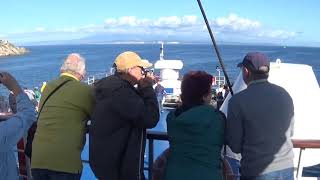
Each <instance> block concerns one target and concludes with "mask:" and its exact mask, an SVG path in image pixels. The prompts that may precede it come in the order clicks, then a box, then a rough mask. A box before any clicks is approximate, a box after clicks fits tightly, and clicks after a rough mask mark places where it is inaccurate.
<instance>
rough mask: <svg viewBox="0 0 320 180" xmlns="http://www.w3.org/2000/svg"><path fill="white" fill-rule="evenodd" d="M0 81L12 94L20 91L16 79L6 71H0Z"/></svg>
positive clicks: (15, 94)
mask: <svg viewBox="0 0 320 180" xmlns="http://www.w3.org/2000/svg"><path fill="white" fill-rule="evenodd" d="M0 83H2V84H3V85H4V86H6V88H8V90H9V91H12V92H13V94H14V96H17V95H18V94H20V93H21V92H22V89H21V87H20V86H19V84H18V82H17V81H16V79H15V78H14V77H13V76H12V75H11V74H9V73H7V72H0Z"/></svg>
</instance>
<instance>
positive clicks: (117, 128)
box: [89, 75, 159, 180]
mask: <svg viewBox="0 0 320 180" xmlns="http://www.w3.org/2000/svg"><path fill="white" fill-rule="evenodd" d="M95 96H96V106H95V110H94V112H93V116H92V122H91V127H90V131H89V134H90V140H89V146H90V147H89V148H90V150H89V159H90V166H91V168H92V170H93V172H94V174H95V175H96V177H97V178H99V179H107V180H141V179H144V176H143V165H144V149H145V142H146V128H153V127H155V126H156V125H157V123H158V121H159V107H158V102H157V98H156V95H155V92H154V90H153V88H152V87H151V86H150V87H146V88H143V89H139V88H138V89H137V90H136V89H135V88H134V87H133V86H132V85H131V84H130V83H129V82H127V81H126V80H123V79H121V78H120V77H119V76H116V75H112V76H108V77H106V78H104V79H102V80H100V81H99V82H98V83H97V84H96V89H95Z"/></svg>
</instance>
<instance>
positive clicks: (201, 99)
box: [165, 71, 224, 180]
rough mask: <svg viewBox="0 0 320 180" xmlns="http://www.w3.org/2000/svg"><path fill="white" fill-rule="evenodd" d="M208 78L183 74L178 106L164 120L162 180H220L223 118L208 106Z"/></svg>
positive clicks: (209, 83) (201, 74) (210, 93)
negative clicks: (166, 151) (165, 152)
mask: <svg viewBox="0 0 320 180" xmlns="http://www.w3.org/2000/svg"><path fill="white" fill-rule="evenodd" d="M211 84H212V76H211V75H210V74H208V73H206V72H204V71H191V72H189V73H187V74H186V75H185V76H184V77H183V80H182V84H181V92H182V93H181V101H182V104H181V106H180V107H178V108H177V109H176V110H175V111H173V112H171V113H169V114H168V116H167V126H168V135H169V143H170V153H169V157H168V161H167V167H166V172H165V179H166V180H176V179H184V180H188V179H190V180H194V179H201V180H209V179H210V180H219V179H222V167H221V155H220V154H221V148H222V145H223V140H224V122H223V121H224V119H223V116H222V115H221V114H220V113H219V112H218V111H217V110H215V109H214V107H213V106H211V105H210V101H211V96H212V92H211Z"/></svg>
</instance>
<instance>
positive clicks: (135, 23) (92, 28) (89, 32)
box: [0, 14, 300, 42]
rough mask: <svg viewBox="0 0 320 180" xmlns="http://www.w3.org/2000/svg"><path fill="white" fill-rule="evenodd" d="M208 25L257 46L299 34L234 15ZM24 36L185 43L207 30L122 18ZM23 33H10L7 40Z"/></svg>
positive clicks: (192, 21)
mask: <svg viewBox="0 0 320 180" xmlns="http://www.w3.org/2000/svg"><path fill="white" fill-rule="evenodd" d="M209 22H210V24H211V26H212V30H213V32H214V33H215V35H216V36H217V37H216V38H217V39H219V40H223V41H229V40H231V41H237V40H241V41H242V40H246V39H250V40H255V41H260V42H263V41H264V40H270V39H272V40H275V41H276V40H283V39H290V38H291V39H292V38H295V37H297V36H299V34H300V33H298V32H291V31H287V30H284V29H273V28H270V27H268V26H266V25H264V24H263V23H262V22H259V21H258V20H254V19H248V18H245V17H240V16H238V15H237V14H230V15H228V16H225V17H218V18H215V19H210V20H209ZM23 33H25V34H30V33H33V34H37V33H38V34H45V33H48V34H50V33H52V34H65V35H68V34H70V36H71V35H74V34H78V36H79V37H86V36H93V35H96V34H101V33H106V34H109V35H113V36H114V37H117V36H122V35H126V37H132V38H135V37H136V36H141V37H142V38H143V37H144V36H145V37H146V36H148V38H151V37H152V36H153V37H155V39H156V40H161V38H163V37H166V38H171V39H172V41H175V40H176V39H179V37H180V39H185V40H186V41H193V40H202V41H205V40H207V41H208V40H209V36H208V32H207V27H206V26H205V24H204V21H203V19H202V17H197V16H195V15H186V16H164V17H159V18H155V19H150V18H137V17H135V16H123V17H119V18H107V19H105V21H104V22H103V23H101V24H88V25H84V26H82V27H63V28H57V29H54V30H48V29H45V28H43V27H38V28H36V29H35V30H34V31H33V32H23ZM23 33H10V36H14V35H17V34H23ZM0 37H1V36H0ZM157 38H158V39H157ZM201 38H202V39H201ZM142 40H143V39H142Z"/></svg>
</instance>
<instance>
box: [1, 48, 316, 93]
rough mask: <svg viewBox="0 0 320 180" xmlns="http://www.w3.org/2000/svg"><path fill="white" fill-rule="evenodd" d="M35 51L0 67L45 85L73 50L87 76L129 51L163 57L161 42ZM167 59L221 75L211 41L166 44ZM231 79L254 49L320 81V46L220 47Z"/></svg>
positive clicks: (5, 60) (28, 82) (32, 84)
mask: <svg viewBox="0 0 320 180" xmlns="http://www.w3.org/2000/svg"><path fill="white" fill-rule="evenodd" d="M27 48H28V49H29V50H30V51H31V53H29V54H26V55H23V56H13V57H1V58H0V70H1V71H8V72H10V73H12V74H13V75H14V76H15V77H16V78H17V80H18V82H19V83H20V84H21V85H23V86H24V87H28V88H32V87H35V86H41V84H42V82H43V81H50V80H51V79H54V78H56V77H57V76H58V75H59V68H60V66H61V64H62V62H63V59H64V58H65V57H66V56H67V55H68V54H69V53H72V52H77V53H80V54H81V55H83V56H84V57H85V58H86V66H87V67H86V69H87V75H93V74H97V73H103V72H106V71H109V68H110V67H111V65H112V64H113V61H114V59H115V57H116V56H117V55H118V54H119V53H121V52H123V51H126V50H131V51H135V52H138V53H139V54H140V55H141V56H142V57H143V58H145V59H148V60H149V61H150V62H152V63H154V62H155V61H156V60H158V59H159V53H160V45H158V44H135V45H124V44H121V45H57V46H32V47H27ZM164 50H165V59H181V60H182V61H183V63H184V67H183V69H182V71H181V75H183V74H184V73H186V72H187V71H190V70H204V71H207V72H209V73H211V74H217V71H216V66H217V65H219V63H218V60H217V56H216V54H215V52H214V51H213V48H212V46H211V45H210V44H201V45H191V44H188V45H180V44H168V45H165V46H164ZM219 50H220V52H221V56H222V59H223V61H224V64H225V67H226V70H227V73H228V75H229V78H230V80H231V81H232V80H234V78H235V77H236V75H237V74H238V72H239V69H238V68H237V67H236V65H237V63H238V62H240V61H241V60H242V59H243V57H244V56H245V54H246V53H247V52H250V51H260V52H263V53H266V54H267V55H268V56H269V57H270V58H271V59H272V60H273V61H275V59H277V58H280V59H281V60H282V62H286V63H301V64H307V65H310V66H312V67H313V70H314V72H315V74H316V77H317V79H318V81H319V80H320V48H310V47H286V48H284V47H280V46H236V45H221V46H219Z"/></svg>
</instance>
